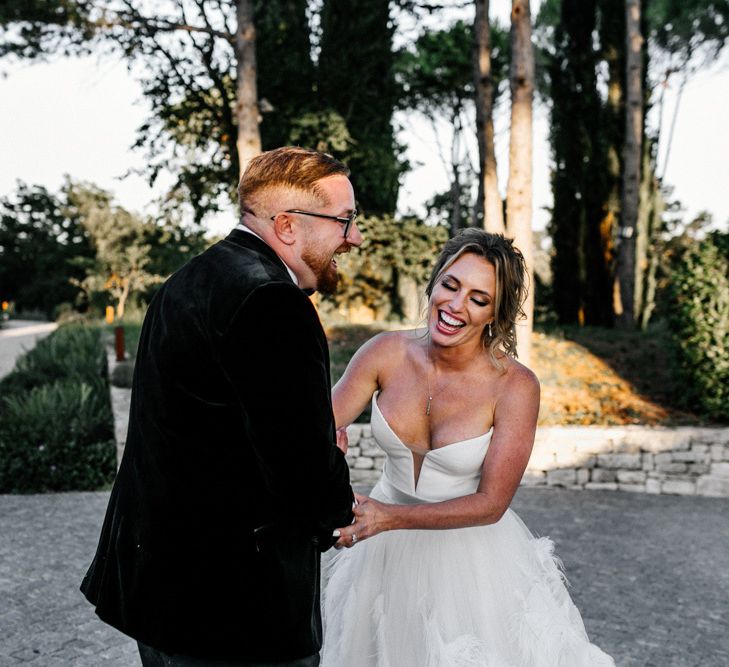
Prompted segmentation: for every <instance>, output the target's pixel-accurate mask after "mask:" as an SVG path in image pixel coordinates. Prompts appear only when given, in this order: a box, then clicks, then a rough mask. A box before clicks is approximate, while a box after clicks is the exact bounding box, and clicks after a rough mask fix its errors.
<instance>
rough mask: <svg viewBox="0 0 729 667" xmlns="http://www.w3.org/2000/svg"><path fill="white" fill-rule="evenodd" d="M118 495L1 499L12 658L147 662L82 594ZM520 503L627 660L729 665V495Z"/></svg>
mask: <svg viewBox="0 0 729 667" xmlns="http://www.w3.org/2000/svg"><path fill="white" fill-rule="evenodd" d="M107 498H108V494H106V493H64V494H55V495H37V496H7V495H6V496H0V665H3V666H5V665H16V664H25V663H30V664H32V665H37V666H38V667H40V666H43V667H45V666H49V667H52V666H56V665H58V666H61V665H74V666H77V665H78V666H89V667H90V666H92V665H109V666H113V667H126V666H132V665H135V666H136V665H138V664H139V663H138V659H137V656H136V651H135V645H134V643H133V642H132V641H131V640H129V639H128V638H126V637H124V636H123V635H121V634H120V633H118V632H117V631H115V630H113V629H112V628H110V627H108V626H106V625H104V624H103V623H101V622H100V621H99V620H98V619H97V618H96V617H95V615H94V613H93V610H92V608H91V607H90V605H88V604H87V603H86V602H85V600H84V599H83V598H82V596H81V594H80V593H79V591H78V585H79V583H80V581H81V579H82V577H83V574H84V572H85V569H86V567H87V566H88V563H89V561H90V559H91V557H92V555H93V551H94V548H95V545H96V539H97V536H98V531H99V527H100V523H101V519H102V516H103V512H104V509H105V506H106V502H107ZM514 508H515V509H516V510H517V511H518V512H519V514H520V516H521V517H522V518H523V519H524V520H525V522H526V523H527V525H529V526H530V527H531V528H532V530H533V531H534V532H535V533H537V534H540V535H550V536H551V537H552V538H553V539H555V541H556V542H557V551H558V553H559V555H560V556H561V557H562V559H563V560H564V564H565V568H566V570H567V575H568V577H569V580H570V582H571V592H572V596H573V598H574V600H575V602H576V603H577V605H578V606H579V608H580V609H581V611H582V614H583V617H584V619H585V623H586V625H587V629H588V632H589V634H590V636H591V638H592V639H593V641H595V642H596V643H597V644H599V645H600V646H602V647H603V648H604V649H605V650H606V651H608V652H609V653H611V654H612V655H613V656H614V657H615V658H616V662H617V664H618V665H621V666H623V665H625V666H641V667H644V666H645V667H649V666H655V667H670V666H680V667H720V666H721V667H726V665H729V635H728V634H727V618H728V612H729V610H728V605H729V550H727V535H729V500H728V499H713V498H691V497H679V496H645V495H632V494H623V493H610V492H585V491H567V490H558V489H528V488H524V489H521V490H520V491H519V493H518V495H517V498H516V500H515V503H514ZM180 585H181V586H184V582H180ZM343 667H346V666H343Z"/></svg>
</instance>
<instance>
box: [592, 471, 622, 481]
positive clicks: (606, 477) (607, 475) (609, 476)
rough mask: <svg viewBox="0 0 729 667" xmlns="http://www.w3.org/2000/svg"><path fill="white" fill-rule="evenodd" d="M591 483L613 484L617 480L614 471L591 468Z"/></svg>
mask: <svg viewBox="0 0 729 667" xmlns="http://www.w3.org/2000/svg"><path fill="white" fill-rule="evenodd" d="M590 476H591V479H592V481H593V482H601V483H604V482H614V481H615V480H616V479H617V474H616V472H615V470H605V468H593V470H592V471H591V473H590Z"/></svg>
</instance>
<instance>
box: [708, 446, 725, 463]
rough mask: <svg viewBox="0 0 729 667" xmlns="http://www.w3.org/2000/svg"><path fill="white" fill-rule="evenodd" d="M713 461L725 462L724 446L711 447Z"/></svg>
mask: <svg viewBox="0 0 729 667" xmlns="http://www.w3.org/2000/svg"><path fill="white" fill-rule="evenodd" d="M710 455H711V460H712V461H723V460H724V445H711V452H710Z"/></svg>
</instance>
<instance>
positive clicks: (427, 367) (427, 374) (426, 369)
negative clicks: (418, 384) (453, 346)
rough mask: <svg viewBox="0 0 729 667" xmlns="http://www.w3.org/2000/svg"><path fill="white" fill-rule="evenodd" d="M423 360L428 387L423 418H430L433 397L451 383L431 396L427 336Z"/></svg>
mask: <svg viewBox="0 0 729 667" xmlns="http://www.w3.org/2000/svg"><path fill="white" fill-rule="evenodd" d="M425 358H426V363H425V381H426V382H427V385H428V402H427V403H426V405H425V416H426V417H430V404H431V403H432V402H433V398H435V396H437V395H438V394H442V393H443V390H444V389H446V388H447V387H448V386H449V385H450V384H451V382H448V383H447V384H446V385H445V386H444V387H442V388H441V390H440V391H439V392H436V394H435V395H433V394H432V393H431V391H430V365H431V363H432V362H431V359H430V336H428V347H427V348H426V352H425ZM433 367H435V364H433Z"/></svg>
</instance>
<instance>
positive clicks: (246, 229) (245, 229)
mask: <svg viewBox="0 0 729 667" xmlns="http://www.w3.org/2000/svg"><path fill="white" fill-rule="evenodd" d="M235 229H240V231H242V232H248V233H249V234H253V236H257V237H258V238H259V239H261V241H263V242H264V243H266V240H265V239H264V238H263V237H262V236H261V235H260V234H256V232H254V231H253V230H252V229H251V228H250V227H248V226H246V225H244V224H243V223H242V222H239V223H238V224H237V225H236V227H235ZM266 245H267V246H268V247H269V248H270V247H271V246H270V245H268V243H266ZM271 249H272V250H273V248H271ZM274 252H275V251H274ZM276 256H277V257H278V253H277V254H276ZM279 259H281V258H280V257H279ZM281 261H282V262H283V265H284V266H285V267H286V270H287V271H288V272H289V275H290V276H291V280H293V281H294V285H298V284H299V281H298V280H297V279H296V274H295V273H294V272H293V271H292V270H291V267H290V266H289V265H288V264H287V263H286V262H284V261H283V260H282V259H281Z"/></svg>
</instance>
